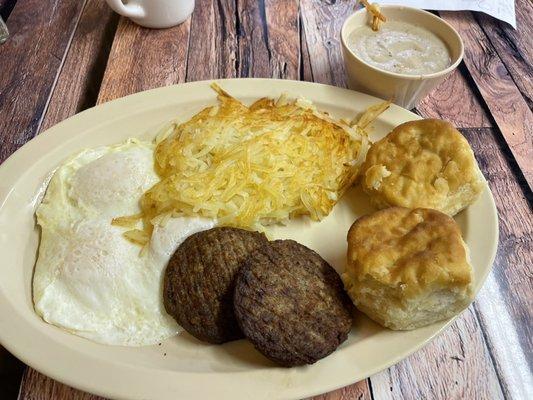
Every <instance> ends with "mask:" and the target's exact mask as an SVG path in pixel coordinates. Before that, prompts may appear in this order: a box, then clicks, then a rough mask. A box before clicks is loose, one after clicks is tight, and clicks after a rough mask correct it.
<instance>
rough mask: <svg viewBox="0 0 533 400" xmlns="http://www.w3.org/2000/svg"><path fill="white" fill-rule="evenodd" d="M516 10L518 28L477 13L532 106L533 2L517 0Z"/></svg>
mask: <svg viewBox="0 0 533 400" xmlns="http://www.w3.org/2000/svg"><path fill="white" fill-rule="evenodd" d="M515 10H516V23H517V26H518V29H513V28H512V27H511V26H509V25H508V24H506V23H504V22H501V21H498V20H497V19H495V18H491V17H489V16H488V15H486V14H483V13H478V14H475V17H476V20H477V21H478V22H479V25H480V26H481V29H483V32H485V35H487V37H488V38H489V40H490V42H491V43H492V45H493V46H494V48H495V49H496V51H497V52H498V55H499V56H500V59H501V60H502V62H503V64H504V65H505V67H506V68H507V71H509V73H510V74H511V77H512V78H513V81H514V83H515V84H516V86H517V87H518V89H519V90H520V92H521V93H522V95H523V96H524V99H525V100H526V102H527V104H528V106H529V108H530V109H531V108H533V2H531V1H530V0H516V7H515Z"/></svg>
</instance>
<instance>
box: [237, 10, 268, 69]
mask: <svg viewBox="0 0 533 400" xmlns="http://www.w3.org/2000/svg"><path fill="white" fill-rule="evenodd" d="M236 4H237V44H238V53H237V65H236V68H237V76H238V77H242V78H269V77H270V76H271V74H272V70H271V68H270V55H269V47H268V36H267V35H268V28H267V24H266V16H265V8H264V1H256V0H238V1H237V3H236Z"/></svg>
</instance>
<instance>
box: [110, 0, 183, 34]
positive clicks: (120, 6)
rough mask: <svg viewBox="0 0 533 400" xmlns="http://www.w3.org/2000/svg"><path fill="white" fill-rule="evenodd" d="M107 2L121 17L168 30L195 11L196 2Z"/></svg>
mask: <svg viewBox="0 0 533 400" xmlns="http://www.w3.org/2000/svg"><path fill="white" fill-rule="evenodd" d="M106 1H107V4H109V6H110V7H111V8H112V9H113V10H114V11H116V12H117V13H119V14H120V15H123V16H125V17H128V18H130V19H131V20H132V21H133V22H135V23H137V24H139V25H142V26H146V27H147V28H168V27H171V26H174V25H178V24H181V23H182V22H183V21H185V20H186V19H187V18H188V17H189V15H191V13H192V11H193V9H194V0H106Z"/></svg>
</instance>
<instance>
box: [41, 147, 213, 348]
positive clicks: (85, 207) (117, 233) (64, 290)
mask: <svg viewBox="0 0 533 400" xmlns="http://www.w3.org/2000/svg"><path fill="white" fill-rule="evenodd" d="M153 163H154V159H153V145H152V144H151V143H145V142H140V141H138V140H135V139H129V140H128V141H126V142H125V143H121V144H118V145H114V146H105V147H100V148H97V149H90V150H85V151H83V152H81V153H80V154H78V155H76V156H74V157H72V158H71V159H69V160H68V161H66V162H65V163H64V164H63V165H61V166H60V167H59V168H58V169H57V171H56V172H55V173H54V175H53V177H52V179H51V181H50V184H49V186H48V189H47V192H46V195H45V197H44V199H43V201H42V203H41V205H40V206H39V207H38V209H37V213H36V214H37V223H38V225H40V227H41V232H42V233H41V242H40V246H39V256H38V259H37V263H36V267H35V273H34V278H33V300H34V305H35V311H36V312H37V314H39V315H40V316H41V317H42V318H43V319H44V320H45V321H46V322H48V323H50V324H53V325H56V326H58V327H60V328H62V329H65V330H68V331H69V332H71V333H74V334H76V335H79V336H82V337H85V338H88V339H91V340H93V341H96V342H99V343H105V344H113V345H128V346H140V345H150V344H154V343H157V342H160V341H161V340H164V339H165V338H167V337H169V336H172V335H174V334H176V333H177V332H178V331H179V330H180V329H181V328H180V327H179V326H178V325H177V324H176V322H175V321H174V320H173V319H172V318H171V317H170V316H169V315H168V314H167V313H166V312H165V310H164V306H163V303H162V291H161V282H162V274H163V271H164V268H165V267H166V264H167V263H168V260H169V259H170V256H171V255H172V253H173V252H174V251H175V250H176V248H177V247H178V246H179V244H180V243H181V242H182V241H183V240H184V239H185V238H186V237H187V236H189V235H190V234H192V233H195V232H198V231H201V230H205V229H209V228H211V227H213V226H214V224H215V223H214V221H212V220H206V219H203V218H172V219H170V220H169V221H168V222H167V223H166V224H165V226H160V227H155V229H154V232H153V235H152V239H151V242H150V246H149V248H148V251H147V252H144V253H143V254H142V255H141V254H140V248H139V247H138V246H136V245H134V244H132V243H130V242H129V241H127V240H126V239H125V238H124V237H123V233H124V228H120V227H116V226H113V225H111V220H112V218H114V217H119V216H124V215H131V214H135V213H138V212H139V211H140V209H139V199H140V197H141V195H142V193H143V192H144V191H146V190H147V189H149V188H150V187H151V186H152V185H153V184H154V183H156V182H157V181H158V177H157V174H156V173H155V171H154V168H153Z"/></svg>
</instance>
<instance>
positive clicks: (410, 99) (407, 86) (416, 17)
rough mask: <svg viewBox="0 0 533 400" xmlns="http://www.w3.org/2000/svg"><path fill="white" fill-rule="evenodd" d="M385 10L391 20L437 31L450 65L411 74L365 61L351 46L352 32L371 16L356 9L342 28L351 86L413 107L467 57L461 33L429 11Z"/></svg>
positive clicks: (344, 52) (345, 58) (342, 40)
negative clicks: (433, 70) (379, 66)
mask: <svg viewBox="0 0 533 400" xmlns="http://www.w3.org/2000/svg"><path fill="white" fill-rule="evenodd" d="M381 12H382V13H383V14H384V15H385V16H386V17H387V20H388V21H403V22H407V23H411V24H413V25H416V26H419V27H422V28H425V29H427V30H429V31H431V32H433V33H435V34H436V35H437V36H438V37H439V38H440V39H442V40H443V41H444V43H445V44H446V46H447V47H448V50H449V51H450V59H451V64H450V66H449V67H448V68H446V69H444V70H442V71H439V72H435V73H431V74H425V75H407V74H399V73H395V72H390V71H385V70H382V69H379V68H377V67H374V66H372V65H370V64H368V63H366V62H365V61H363V60H362V59H361V58H360V57H358V56H357V55H356V54H355V53H354V52H353V51H352V50H350V49H349V47H348V45H347V43H348V41H347V39H348V37H349V36H350V34H351V33H352V32H353V31H354V30H355V29H357V28H359V27H361V26H363V25H365V24H367V23H368V20H369V17H368V14H367V11H366V9H365V8H362V9H360V10H358V11H356V12H355V13H354V14H352V15H351V16H350V17H348V19H347V20H346V21H345V22H344V25H343V26H342V29H341V43H342V53H343V56H344V65H345V69H346V74H347V76H348V86H349V87H350V88H351V89H354V90H358V91H362V92H365V93H368V94H371V95H374V96H377V97H381V98H382V99H387V100H388V99H392V100H393V101H394V103H396V104H398V105H399V106H401V107H404V108H407V109H411V108H414V107H415V106H416V105H417V104H418V103H419V102H420V100H422V99H423V98H424V97H425V96H426V95H427V94H428V93H429V92H430V91H431V90H432V89H434V88H435V87H436V86H437V85H438V84H439V83H441V82H442V81H443V80H444V79H446V77H447V76H448V75H450V73H451V72H452V71H453V70H454V69H455V68H456V67H457V66H458V65H459V63H460V62H461V60H462V59H463V53H464V46H463V41H462V40H461V37H460V36H459V33H457V31H456V30H455V29H453V28H452V27H451V26H450V25H449V24H448V23H447V22H445V21H444V20H443V19H441V18H439V17H437V16H435V15H433V14H431V13H429V12H427V11H424V10H420V9H418V8H411V7H404V6H393V5H383V6H381ZM385 24H386V22H385Z"/></svg>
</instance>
